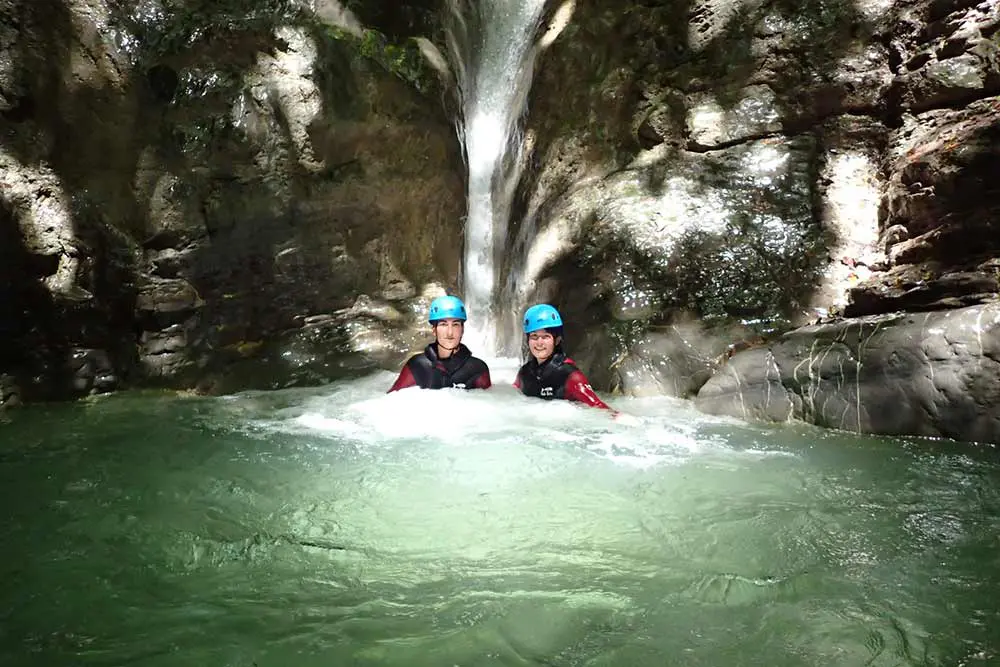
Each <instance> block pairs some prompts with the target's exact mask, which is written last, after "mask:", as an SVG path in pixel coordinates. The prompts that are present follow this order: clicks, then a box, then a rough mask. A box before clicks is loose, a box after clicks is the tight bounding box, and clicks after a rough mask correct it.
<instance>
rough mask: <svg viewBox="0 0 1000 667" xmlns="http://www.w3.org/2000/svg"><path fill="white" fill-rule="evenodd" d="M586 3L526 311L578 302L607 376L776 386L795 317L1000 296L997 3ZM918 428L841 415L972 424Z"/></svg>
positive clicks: (553, 68) (548, 92)
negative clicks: (737, 377)
mask: <svg viewBox="0 0 1000 667" xmlns="http://www.w3.org/2000/svg"><path fill="white" fill-rule="evenodd" d="M570 6H572V8H573V16H572V19H571V21H570V23H569V25H568V26H567V27H566V28H565V29H564V30H563V31H562V33H561V34H560V35H559V37H558V39H557V40H556V42H555V43H554V44H553V45H552V46H551V47H550V48H549V49H548V50H547V51H545V52H544V53H543V54H542V56H541V59H540V63H539V67H538V75H537V79H536V84H535V89H534V90H535V92H534V94H533V98H532V102H531V109H530V112H529V116H528V119H527V123H526V126H527V136H528V138H529V140H530V142H531V146H532V151H533V153H532V164H531V170H530V172H529V174H528V176H527V178H526V179H524V180H523V181H522V184H521V189H520V194H519V211H518V216H517V219H516V220H515V221H514V225H513V228H512V231H511V238H510V246H511V248H512V249H513V253H512V254H513V256H514V257H515V258H517V259H515V260H514V261H512V262H511V267H510V270H512V271H515V272H517V271H520V272H521V279H520V280H519V281H518V289H517V290H516V292H515V293H514V294H511V295H510V298H511V302H512V303H514V304H517V305H516V306H515V309H516V308H517V307H520V306H521V305H523V304H526V303H529V302H533V301H536V300H548V301H550V302H552V303H555V304H557V305H559V306H560V307H561V308H562V309H563V310H564V311H565V313H566V315H567V316H568V318H567V319H569V320H570V321H571V322H572V323H573V324H572V326H570V327H569V329H568V337H569V339H570V343H569V344H570V347H571V349H573V351H574V356H575V357H577V358H578V359H580V360H581V363H584V364H585V365H587V366H588V367H589V368H590V369H591V371H592V376H593V380H594V382H595V385H597V386H599V387H601V388H603V389H616V390H619V391H622V392H624V393H630V394H660V393H666V394H670V395H675V396H687V397H694V396H696V395H697V396H701V394H700V393H699V391H701V390H702V387H703V385H704V383H705V382H706V381H708V380H709V378H711V377H713V375H715V374H718V375H717V377H720V378H721V377H726V373H728V372H729V369H730V368H731V367H733V366H732V365H733V364H736V365H737V366H738V367H739V368H740V374H741V377H744V378H746V379H747V381H749V382H751V383H753V382H757V383H759V384H760V383H763V384H761V386H764V385H766V382H765V380H766V379H767V378H768V377H771V375H769V373H770V374H772V375H773V369H771V368H770V367H769V366H768V365H767V364H764V363H762V362H760V360H761V359H763V357H762V356H761V355H762V354H764V353H763V352H762V350H763V351H766V350H770V349H772V347H773V346H775V345H784V344H786V343H785V342H782V341H785V340H787V338H783V337H782V336H783V335H784V334H786V333H787V332H793V333H788V334H787V335H788V336H795V338H794V340H795V341H798V342H797V343H796V344H799V343H801V341H802V340H807V339H810V336H813V333H811V332H812V330H811V329H804V330H802V329H798V327H802V326H805V325H811V324H813V323H824V322H840V321H842V320H843V321H845V322H846V323H851V322H853V321H854V320H853V319H852V318H859V317H864V316H878V315H880V314H885V313H893V312H898V311H902V312H936V311H941V310H944V309H952V308H964V307H970V306H971V307H976V306H977V304H986V303H992V302H993V301H994V300H995V299H996V295H997V291H998V287H997V271H996V266H997V262H998V261H1000V260H998V257H1000V250H998V248H997V241H996V239H997V238H1000V237H998V236H997V234H996V233H995V231H994V224H995V223H994V220H996V219H997V216H996V207H997V205H998V202H1000V198H998V196H997V194H998V193H997V187H998V186H997V185H996V178H995V176H994V174H996V173H998V172H997V163H996V161H997V159H998V150H1000V142H998V137H997V132H998V131H1000V130H998V128H1000V124H998V119H997V109H998V108H1000V106H998V104H1000V98H998V97H997V95H998V93H1000V89H998V87H997V86H998V75H1000V71H998V69H997V68H998V60H997V53H998V49H1000V41H998V30H1000V9H998V3H997V2H994V1H992V0H991V1H988V2H973V1H968V0H967V1H962V0H895V1H893V0H885V1H884V2H870V3H857V2H853V1H852V0H823V1H820V0H816V1H812V0H807V1H805V2H795V3H792V2H786V1H784V0H658V1H655V0H654V1H652V2H642V3H638V2H636V3H626V4H625V5H624V6H622V5H620V4H618V3H611V2H610V1H602V0H577V1H576V2H575V3H571V4H570ZM844 318H846V319H844ZM831 326H832V325H831ZM838 326H839V325H838ZM845 326H847V325H845ZM824 335H825V334H824ZM815 336H819V334H815ZM815 336H814V337H815ZM820 338H822V337H821V336H820ZM897 342H898V341H897ZM914 344H918V343H916V342H915V343H914ZM744 350H745V351H744ZM750 358H752V359H755V360H757V361H755V362H752V363H750V366H749V367H747V366H745V364H746V363H748V362H745V361H743V359H750ZM865 363H866V364H869V365H870V366H871V372H872V374H873V377H874V376H877V375H878V372H877V369H878V368H879V364H881V363H882V361H880V360H879V359H877V358H870V359H869V358H867V357H866V358H865ZM754 364H756V366H754ZM932 365H933V364H932ZM750 367H753V368H755V369H756V370H755V371H753V372H751V371H750V370H749V368H750ZM783 372H784V371H783ZM746 373H750V376H752V377H748V376H746V375H745V374H746ZM754 373H756V375H754ZM782 377H784V376H782ZM713 381H714V380H713ZM719 382H723V381H722V380H719ZM974 386H976V387H978V386H981V385H978V384H976V385H974ZM972 387H973V385H968V387H967V388H968V389H969V390H970V391H971V390H972V389H971V388H972ZM786 389H788V390H789V391H794V390H795V388H794V387H793V386H791V385H788V386H787V387H786ZM706 391H716V390H715V389H712V390H709V388H707V387H706ZM864 397H865V398H863V400H862V404H861V406H860V408H858V407H857V406H856V409H859V410H860V411H861V412H865V411H868V412H869V413H872V414H874V413H875V412H876V411H878V410H879V409H881V407H880V406H881V405H882V404H881V403H880V402H879V401H881V400H882V398H884V392H883V393H881V394H880V393H879V392H875V391H868V392H865V393H864ZM699 404H704V405H707V403H706V402H704V401H702V400H701V399H699ZM713 404H714V405H716V407H714V408H713V410H716V411H718V410H720V408H718V407H717V406H718V405H719V402H718V401H714V402H713ZM735 405H736V403H730V404H729V406H730V407H729V409H728V410H723V411H726V412H728V413H729V414H735V415H743V414H749V413H744V412H743V410H742V408H737V407H733V406H735ZM883 407H884V406H883ZM778 412H780V411H778ZM757 414H758V415H759V416H765V417H766V418H781V419H784V418H786V416H787V415H785V414H782V415H778V413H777V412H774V411H773V410H771V411H758V412H757ZM790 414H791V415H792V417H794V418H799V419H805V420H813V421H817V422H819V423H828V424H832V421H831V420H828V419H826V418H822V419H821V418H819V417H816V416H815V414H816V413H814V412H810V411H808V410H798V411H794V410H793V411H791V413H790ZM834 421H835V420H834ZM904 422H905V420H904V421H901V422H898V423H894V424H888V422H884V421H878V420H872V421H867V422H866V421H865V420H861V421H860V422H859V421H857V420H855V421H853V422H851V420H847V421H846V422H844V423H842V424H841V423H840V422H838V425H839V426H842V427H844V428H852V426H851V424H854V426H853V428H854V429H855V430H857V429H861V430H874V431H875V432H920V433H924V432H931V431H933V432H936V433H948V434H954V433H957V431H955V429H952V428H950V427H949V428H940V429H937V430H935V429H934V428H931V427H929V426H928V427H927V428H920V429H918V428H915V427H913V425H912V424H913V422H906V424H907V425H905V426H904V425H901V424H903V423H904ZM858 424H860V426H859V425H858ZM898 429H903V430H898ZM971 433H972V432H971V431H970V432H968V433H966V434H965V435H967V436H968V435H970V434H971ZM983 433H985V431H983V430H982V429H978V430H976V431H975V434H974V435H976V437H980V436H982V435H983ZM956 437H959V436H956ZM989 438H991V439H993V440H1000V430H997V432H995V433H993V434H992V435H990V436H989Z"/></svg>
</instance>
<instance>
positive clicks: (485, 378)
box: [472, 368, 493, 389]
mask: <svg viewBox="0 0 1000 667" xmlns="http://www.w3.org/2000/svg"><path fill="white" fill-rule="evenodd" d="M472 386H473V387H474V388H476V389H489V388H490V387H492V386H493V383H492V382H491V381H490V369H488V368H487V369H486V370H484V371H483V372H482V373H480V374H479V375H477V376H476V379H475V381H474V382H473V383H472Z"/></svg>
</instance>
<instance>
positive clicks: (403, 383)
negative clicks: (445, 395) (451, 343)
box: [389, 343, 491, 392]
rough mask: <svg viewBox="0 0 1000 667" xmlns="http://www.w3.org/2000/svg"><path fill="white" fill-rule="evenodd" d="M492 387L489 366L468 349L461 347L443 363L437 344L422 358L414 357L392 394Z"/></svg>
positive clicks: (391, 388)
mask: <svg viewBox="0 0 1000 667" xmlns="http://www.w3.org/2000/svg"><path fill="white" fill-rule="evenodd" d="M490 384H491V383H490V369H489V367H488V366H487V365H486V362H484V361H483V360H482V359H478V358H476V357H474V356H472V353H471V352H469V348H467V347H465V345H461V344H460V345H459V346H458V349H457V350H455V351H454V352H452V354H451V356H450V357H448V358H447V359H440V358H438V355H437V343H431V344H430V345H428V346H427V347H426V348H425V349H424V351H423V352H422V353H421V354H415V355H413V356H412V357H410V359H409V361H407V362H406V365H405V366H403V370H402V371H400V373H399V377H398V378H396V382H394V383H393V385H392V387H390V388H389V392H393V391H397V390H399V389H406V388H407V387H423V388H424V389H445V388H450V387H458V388H461V389H489V387H490Z"/></svg>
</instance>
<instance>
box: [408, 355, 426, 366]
mask: <svg viewBox="0 0 1000 667" xmlns="http://www.w3.org/2000/svg"><path fill="white" fill-rule="evenodd" d="M430 364H431V360H430V358H429V357H428V356H427V355H426V354H425V353H423V352H420V353H418V354H415V355H413V356H412V357H410V358H409V359H407V360H406V365H407V366H428V365H430Z"/></svg>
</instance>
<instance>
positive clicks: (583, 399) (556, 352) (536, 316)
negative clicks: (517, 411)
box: [514, 303, 618, 415]
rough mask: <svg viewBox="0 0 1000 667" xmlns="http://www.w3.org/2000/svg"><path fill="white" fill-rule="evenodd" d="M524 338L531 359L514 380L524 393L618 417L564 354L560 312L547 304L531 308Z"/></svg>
mask: <svg viewBox="0 0 1000 667" xmlns="http://www.w3.org/2000/svg"><path fill="white" fill-rule="evenodd" d="M524 335H525V336H526V337H527V340H528V351H529V352H530V353H531V359H529V360H528V363H526V364H525V365H523V366H521V370H519V371H518V372H517V379H516V380H515V381H514V386H515V387H517V388H518V389H520V390H521V393H522V394H524V395H525V396H535V397H538V398H544V399H553V398H561V399H565V400H569V401H577V402H579V403H583V404H585V405H590V406H593V407H595V408H603V409H605V410H611V412H612V413H613V414H615V415H617V414H618V413H617V412H616V411H615V410H612V409H611V408H610V407H609V406H608V405H607V404H606V403H605V402H604V401H602V400H601V399H599V398H598V397H597V394H595V393H594V390H593V389H592V388H591V386H590V382H589V381H588V380H587V376H586V375H584V374H583V372H582V371H580V369H579V368H577V367H576V364H575V363H573V360H572V359H570V358H569V357H567V356H566V353H565V352H563V349H562V337H563V322H562V317H560V316H559V311H558V310H556V309H555V308H553V307H552V306H550V305H549V304H547V303H540V304H538V305H535V306H532V307H531V308H528V310H526V311H525V313H524Z"/></svg>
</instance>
